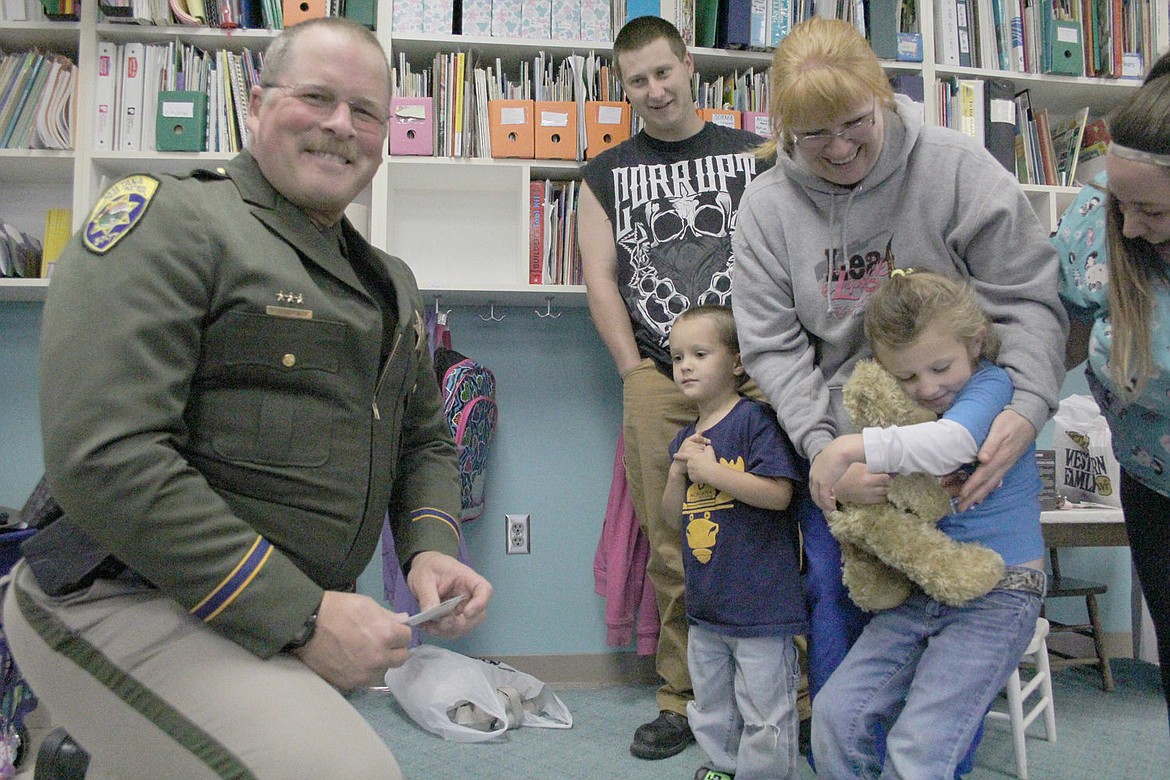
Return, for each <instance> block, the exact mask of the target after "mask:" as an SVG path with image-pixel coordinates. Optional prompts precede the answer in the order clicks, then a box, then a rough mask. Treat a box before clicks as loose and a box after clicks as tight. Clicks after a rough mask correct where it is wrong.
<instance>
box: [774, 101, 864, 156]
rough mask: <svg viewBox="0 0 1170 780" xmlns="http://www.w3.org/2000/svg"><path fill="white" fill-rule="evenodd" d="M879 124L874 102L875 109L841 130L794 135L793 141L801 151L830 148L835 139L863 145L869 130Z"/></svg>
mask: <svg viewBox="0 0 1170 780" xmlns="http://www.w3.org/2000/svg"><path fill="white" fill-rule="evenodd" d="M876 123H877V101H876V100H875V101H874V105H873V109H872V110H871V111H870V112H869V113H868V114H866V115H865V116H863V117H861V118H860V119H854V120H853V121H852V122H849V123H848V124H846V125H845V126H844V127H842V128H841V129H840V130H837V131H835V132H830V131H828V130H818V131H817V132H815V133H793V134H792V140H793V141H794V142H795V143H796V145H797V146H799V147H800V148H801V149H805V150H808V151H813V150H818V149H824V148H825V147H826V146H828V145H829V144H830V143H831V142H832V141H833V139H834V138H844V139H845V140H846V141H851V142H853V143H855V144H856V143H861V142H862V141H864V140H865V136H866V134H867V133H869V129H870V128H871V127H873V126H874V124H876Z"/></svg>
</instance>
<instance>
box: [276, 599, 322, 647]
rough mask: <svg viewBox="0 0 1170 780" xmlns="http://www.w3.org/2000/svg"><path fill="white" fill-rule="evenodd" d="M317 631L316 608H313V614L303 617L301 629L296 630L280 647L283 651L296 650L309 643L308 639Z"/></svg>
mask: <svg viewBox="0 0 1170 780" xmlns="http://www.w3.org/2000/svg"><path fill="white" fill-rule="evenodd" d="M316 633H317V610H315V609H314V610H313V614H311V615H309V617H308V618H306V619H305V624H304V625H303V626H301V630H300V631H297V633H296V635H295V636H293V638H292V639H290V640H289V641H288V644H287V645H285V646H284V647H283V648H282V649H283V650H284V652H286V653H287V652H289V651H290V650H296V649H297V648H299V647H304V646H305V645H307V644H309V640H311V639H312V638H313V635H314V634H316Z"/></svg>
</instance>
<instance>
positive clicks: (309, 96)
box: [261, 84, 390, 130]
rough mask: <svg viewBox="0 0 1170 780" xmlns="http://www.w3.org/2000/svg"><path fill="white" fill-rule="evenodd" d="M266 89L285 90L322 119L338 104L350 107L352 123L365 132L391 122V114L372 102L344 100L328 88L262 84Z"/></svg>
mask: <svg viewBox="0 0 1170 780" xmlns="http://www.w3.org/2000/svg"><path fill="white" fill-rule="evenodd" d="M261 86H262V87H263V88H264V89H283V90H285V91H286V92H287V93H288V94H289V96H290V97H294V98H296V99H297V100H299V101H300V102H301V103H302V104H303V105H304V106H305V107H306V108H309V109H312V110H313V111H314V112H315V113H317V114H319V115H320V116H322V117H327V116H330V115H332V114H333V112H334V111H336V110H337V104H338V103H345V104H346V105H347V106H349V117H350V121H352V122H353V124H354V127H357V128H361V129H363V130H379V129H381V128H383V127H385V126H386V123H387V122H389V121H390V113H389V112H388V111H386V110H385V109H383V108H382V107H381V106H378V105H376V104H375V103H373V102H372V101H369V100H363V99H361V98H356V99H353V100H343V99H341V98H339V97H337V95H336V94H335V93H334V92H333V90H331V89H329V88H328V87H323V86H321V85H320V84H262V85H261Z"/></svg>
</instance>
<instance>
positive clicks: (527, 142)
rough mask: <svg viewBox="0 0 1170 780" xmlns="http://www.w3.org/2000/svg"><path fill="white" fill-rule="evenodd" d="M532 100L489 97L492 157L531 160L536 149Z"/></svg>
mask: <svg viewBox="0 0 1170 780" xmlns="http://www.w3.org/2000/svg"><path fill="white" fill-rule="evenodd" d="M533 103H534V101H531V100H489V101H488V123H489V130H490V132H491V142H492V157H516V158H519V159H522V160H531V159H532V156H533V154H534V153H535V151H536V146H535V141H534V138H533V121H532V116H533Z"/></svg>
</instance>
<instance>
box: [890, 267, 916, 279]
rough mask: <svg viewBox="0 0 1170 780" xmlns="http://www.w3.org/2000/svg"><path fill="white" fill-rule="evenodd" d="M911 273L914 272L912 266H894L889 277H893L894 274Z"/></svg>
mask: <svg viewBox="0 0 1170 780" xmlns="http://www.w3.org/2000/svg"><path fill="white" fill-rule="evenodd" d="M912 273H914V269H913V268H895V269H894V270H893V271H890V278H891V279H893V278H894V277H896V276H909V275H910V274H912Z"/></svg>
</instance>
